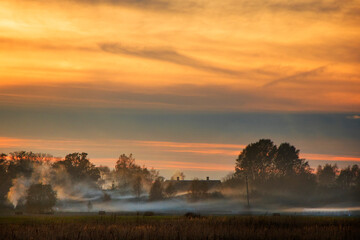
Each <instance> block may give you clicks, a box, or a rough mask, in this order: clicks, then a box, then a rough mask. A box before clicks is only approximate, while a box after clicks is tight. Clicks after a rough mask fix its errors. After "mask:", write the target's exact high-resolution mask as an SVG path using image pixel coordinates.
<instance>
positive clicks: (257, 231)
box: [0, 215, 360, 240]
mask: <svg viewBox="0 0 360 240" xmlns="http://www.w3.org/2000/svg"><path fill="white" fill-rule="evenodd" d="M0 239H4V240H5V239H36V240H41V239H360V219H359V218H351V217H309V216H307V217H304V216H232V217H230V216H226V217H221V216H208V217H196V218H186V217H183V216H148V217H143V216H118V215H106V216H96V215H90V216H2V217H0Z"/></svg>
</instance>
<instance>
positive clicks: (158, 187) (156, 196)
mask: <svg viewBox="0 0 360 240" xmlns="http://www.w3.org/2000/svg"><path fill="white" fill-rule="evenodd" d="M163 192H164V189H163V181H162V179H161V178H157V179H156V180H155V182H154V183H153V185H152V186H151V189H150V195H149V200H150V201H158V200H162V199H163V198H164V193H163Z"/></svg>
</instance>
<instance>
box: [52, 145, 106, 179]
mask: <svg viewBox="0 0 360 240" xmlns="http://www.w3.org/2000/svg"><path fill="white" fill-rule="evenodd" d="M87 155H88V154H87V153H84V152H83V153H78V152H76V153H71V154H68V155H66V157H65V159H64V160H62V161H58V162H56V163H55V164H54V167H59V166H60V165H62V166H64V168H65V169H66V171H67V172H68V173H69V175H70V176H71V178H72V180H74V181H84V180H92V181H93V182H96V181H97V180H98V179H99V178H100V171H99V169H98V168H96V167H95V165H94V164H92V163H91V162H90V161H89V159H88V158H87Z"/></svg>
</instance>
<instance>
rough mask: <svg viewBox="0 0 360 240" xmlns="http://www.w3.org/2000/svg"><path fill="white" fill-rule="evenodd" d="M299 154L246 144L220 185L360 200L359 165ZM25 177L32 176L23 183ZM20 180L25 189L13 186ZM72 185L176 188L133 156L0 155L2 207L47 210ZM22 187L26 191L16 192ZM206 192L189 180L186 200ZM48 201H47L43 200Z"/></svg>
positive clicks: (152, 193) (265, 143) (146, 192)
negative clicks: (101, 162)
mask: <svg viewBox="0 0 360 240" xmlns="http://www.w3.org/2000/svg"><path fill="white" fill-rule="evenodd" d="M299 153H300V151H299V149H297V148H296V147H295V146H293V145H291V144H290V143H281V144H280V145H279V146H276V145H275V144H274V143H273V141H271V140H270V139H260V140H259V141H257V142H255V143H251V144H249V145H247V146H246V147H245V148H244V149H243V150H242V151H241V152H240V154H239V156H238V157H237V158H236V160H235V171H234V172H233V173H231V174H230V175H228V176H227V177H226V178H224V179H223V181H222V184H221V188H222V189H225V188H230V189H231V190H232V191H234V192H236V191H240V193H242V194H244V193H245V190H244V189H245V186H246V183H247V184H248V186H249V192H250V195H251V199H252V200H253V199H263V200H264V199H271V198H272V197H273V198H274V200H275V201H278V202H284V201H290V202H291V201H292V202H298V203H306V204H308V203H312V202H336V201H341V200H344V199H346V200H349V201H359V200H360V169H359V166H358V165H353V166H348V167H346V168H343V169H339V168H338V167H337V165H336V164H334V165H332V164H325V165H324V166H319V167H318V168H317V169H312V168H311V167H310V165H309V163H308V161H306V160H305V159H302V158H300V157H299ZM44 172H45V173H46V174H44ZM177 177H179V178H180V179H181V180H183V179H184V177H185V176H184V174H183V173H182V172H177V173H175V174H174V176H173V177H172V179H176V178H177ZM28 179H32V180H31V181H28V182H26V181H27V180H28ZM20 183H21V184H23V185H24V186H26V188H24V187H17V185H19V184H20ZM30 183H31V184H30ZM77 183H86V185H87V186H89V187H91V188H94V189H99V190H102V189H109V190H114V191H117V192H118V193H119V194H122V195H127V194H129V195H132V196H135V197H136V198H137V199H140V198H141V197H143V196H146V198H147V199H148V200H150V201H157V200H163V199H165V198H172V197H174V196H175V195H176V192H177V189H176V186H175V185H174V184H172V183H171V182H170V183H168V184H165V178H164V177H162V176H160V175H159V172H158V171H157V170H155V169H148V168H147V167H145V166H140V165H138V164H137V163H136V162H135V158H134V156H133V155H132V154H129V155H126V154H121V155H120V156H119V158H118V159H117V161H116V163H115V166H114V169H110V168H109V167H106V166H95V165H94V164H93V163H91V161H90V160H89V158H88V154H87V153H84V152H82V153H79V152H75V153H70V154H68V155H66V156H65V158H64V159H56V160H55V161H54V158H53V156H51V155H49V154H43V153H33V152H26V151H19V152H11V153H9V154H4V153H2V154H0V204H1V206H5V205H7V204H8V201H9V199H10V198H9V197H10V195H11V194H13V195H15V196H13V199H14V202H15V204H14V203H13V204H14V205H16V204H17V203H18V202H19V203H21V202H22V203H24V204H25V205H26V204H27V205H28V208H31V206H32V207H33V208H34V209H37V207H36V206H38V205H39V206H48V207H47V209H51V206H53V205H54V204H55V202H56V199H57V198H59V197H61V196H60V194H62V190H63V189H61V187H63V188H71V187H72V186H74V185H76V184H77ZM30 185H31V186H30ZM24 189H26V191H27V192H26V194H25V195H24V196H22V195H21V196H18V195H19V192H20V193H21V191H24ZM59 190H61V191H59ZM208 190H209V188H208V186H207V185H206V183H204V182H202V181H198V180H194V181H192V183H191V184H190V187H189V189H188V199H190V200H199V199H205V198H209V197H217V198H218V197H224V196H223V195H222V193H220V192H215V193H214V194H209V193H208ZM220 190H221V189H220ZM74 191H75V190H74ZM16 194H17V195H16ZM70 194H71V193H70ZM15 200H16V201H15ZM109 200H111V196H110V195H109V194H107V193H106V192H104V194H103V201H109ZM35 202H37V204H35ZM39 202H40V203H41V202H43V203H42V204H39ZM49 202H50V203H51V204H49V205H46V204H45V203H49ZM30 205H31V206H30ZM89 206H90V207H91V203H90V204H89Z"/></svg>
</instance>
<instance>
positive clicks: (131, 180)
mask: <svg viewBox="0 0 360 240" xmlns="http://www.w3.org/2000/svg"><path fill="white" fill-rule="evenodd" d="M115 176H116V179H117V182H118V185H117V187H118V188H119V189H120V190H122V191H127V190H129V188H132V190H133V191H134V193H136V195H138V196H140V193H141V192H140V193H139V191H138V189H139V186H140V187H141V191H142V185H143V184H146V186H150V185H151V183H152V181H153V180H154V178H155V177H157V176H158V172H157V171H156V170H154V169H152V170H150V171H149V170H148V169H147V168H146V167H141V166H139V165H137V164H136V163H135V158H134V157H133V155H132V154H130V155H129V156H127V155H125V154H122V155H120V157H119V159H118V161H117V162H116V165H115Z"/></svg>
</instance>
